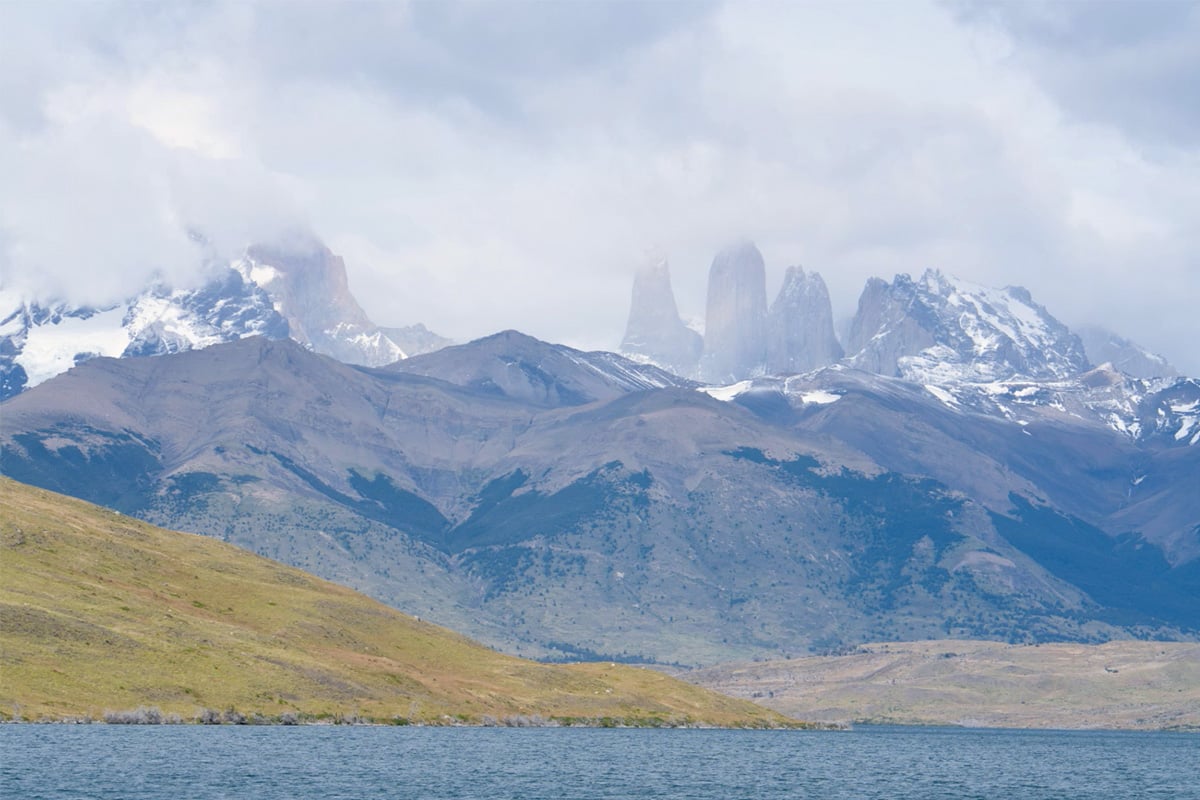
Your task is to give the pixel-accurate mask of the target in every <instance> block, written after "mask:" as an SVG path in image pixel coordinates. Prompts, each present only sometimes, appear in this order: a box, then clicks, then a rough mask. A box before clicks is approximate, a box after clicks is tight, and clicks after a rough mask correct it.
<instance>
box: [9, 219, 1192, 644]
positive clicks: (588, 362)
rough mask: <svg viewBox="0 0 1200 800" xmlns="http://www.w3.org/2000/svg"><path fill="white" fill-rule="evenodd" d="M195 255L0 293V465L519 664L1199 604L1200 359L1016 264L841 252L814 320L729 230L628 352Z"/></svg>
mask: <svg viewBox="0 0 1200 800" xmlns="http://www.w3.org/2000/svg"><path fill="white" fill-rule="evenodd" d="M222 269H224V270H225V271H224V272H222V273H220V274H221V275H222V276H223V277H222V278H221V280H220V281H219V282H217V283H211V284H207V285H206V286H205V287H203V288H201V289H198V290H187V291H183V290H169V291H168V290H167V289H165V288H162V289H161V290H152V291H148V292H147V293H144V294H143V295H140V296H139V298H138V299H137V300H136V301H134V302H131V303H130V304H127V305H123V306H117V307H114V308H113V309H109V310H107V311H104V310H101V311H90V310H79V309H75V310H72V309H64V308H60V309H57V310H46V309H45V308H44V307H40V306H37V307H35V306H33V305H29V304H25V305H22V306H20V307H19V310H18V313H16V314H14V315H12V316H9V317H7V318H6V319H5V320H4V322H3V326H2V327H0V336H2V337H3V338H0V367H3V368H4V369H6V370H7V372H4V375H5V376H7V377H6V378H5V380H7V381H8V384H6V385H7V386H8V387H9V390H11V391H9V390H6V391H9V393H10V394H11V395H12V396H10V397H9V399H7V400H5V401H4V403H3V405H2V406H0V459H2V460H0V464H2V469H3V472H4V474H5V475H6V476H9V477H11V478H15V479H17V480H19V481H22V482H25V483H29V484H34V485H36V486H40V487H43V488H46V489H51V490H54V491H57V492H62V493H64V494H69V495H72V496H75V497H78V498H82V499H85V500H89V501H92V502H95V503H99V504H102V505H105V506H107V507H109V508H112V509H116V510H119V511H121V512H123V513H126V514H131V515H135V516H137V517H140V518H142V519H144V520H147V521H149V522H153V523H155V524H160V525H163V526H165V527H170V528H174V529H179V530H185V531H191V532H195V533H203V534H206V535H209V536H213V537H216V538H219V539H222V540H225V541H228V542H232V543H235V544H238V545H240V546H242V547H246V548H249V549H251V550H253V551H255V552H257V553H260V554H262V555H266V556H269V557H271V558H274V559H277V560H279V561H282V562H285V563H288V564H291V565H293V566H297V567H300V568H303V569H305V570H308V571H310V572H313V573H315V574H317V575H320V576H321V577H324V578H327V579H330V580H334V581H337V582H339V583H342V584H345V585H348V586H351V587H353V588H355V589H358V590H360V591H363V592H365V593H366V594H369V595H371V596H373V597H375V598H377V599H379V600H382V601H384V602H386V603H388V604H390V605H392V606H394V607H396V608H399V609H401V610H404V611H407V612H409V613H413V614H419V615H421V616H422V617H424V618H427V619H431V620H434V621H436V622H438V623H441V624H444V625H447V626H449V627H452V628H455V629H458V630H460V631H463V632H465V633H468V634H470V635H472V636H473V637H475V638H478V639H481V640H483V641H485V642H487V643H488V644H491V645H493V646H495V647H498V648H501V649H504V650H506V651H509V652H511V653H516V654H521V655H529V656H535V657H538V658H550V659H579V658H594V657H595V658H605V659H609V660H630V661H651V662H660V663H664V664H678V665H703V664H713V663H717V662H720V661H727V660H731V659H741V658H760V657H761V658H780V657H788V656H794V655H802V654H805V653H819V652H831V651H839V650H841V649H844V648H847V647H853V646H855V645H858V644H861V643H864V642H879V641H889V640H892V641H894V640H915V639H940V638H955V637H957V638H983V639H999V640H1005V641H1012V642H1041V641H1054V640H1066V641H1078V642H1097V641H1105V640H1108V639H1113V638H1129V637H1133V638H1155V637H1157V638H1185V639H1186V638H1194V637H1195V636H1196V635H1197V631H1198V630H1200V493H1197V492H1196V491H1195V486H1196V485H1197V480H1198V479H1200V381H1197V380H1196V379H1192V378H1185V377H1178V376H1171V375H1169V374H1168V372H1169V370H1168V368H1169V365H1166V364H1165V362H1164V361H1162V360H1161V359H1157V358H1156V357H1151V356H1150V355H1147V354H1145V352H1144V351H1139V348H1137V347H1136V345H1133V344H1132V343H1130V342H1128V341H1127V340H1123V339H1120V337H1114V336H1107V335H1103V334H1093V333H1089V334H1088V335H1087V336H1085V337H1079V336H1076V335H1075V333H1073V332H1072V331H1070V330H1069V329H1068V328H1067V327H1066V326H1064V325H1063V324H1062V323H1060V322H1059V321H1058V320H1056V319H1055V318H1054V317H1053V316H1052V315H1051V314H1050V313H1049V312H1048V311H1047V310H1046V309H1045V308H1044V307H1042V306H1040V305H1038V304H1037V303H1036V302H1034V300H1033V298H1032V296H1031V295H1030V293H1029V292H1027V291H1026V290H1024V289H1021V288H1019V287H1008V288H1005V289H991V288H988V287H981V286H977V285H974V284H971V283H969V282H966V281H961V280H957V279H955V278H952V277H949V276H946V275H944V274H942V273H940V272H936V271H929V272H926V273H925V274H924V275H922V276H921V277H920V278H919V279H913V278H911V277H909V276H907V275H900V276H896V278H895V279H894V280H893V281H892V282H891V283H888V282H885V281H882V280H878V279H872V280H871V281H869V282H868V284H867V286H866V288H865V290H864V292H863V295H862V298H861V299H860V301H859V308H858V313H857V314H856V316H855V318H854V320H853V321H852V323H851V325H850V327H849V330H848V335H847V337H846V338H845V340H844V341H843V342H841V343H839V341H838V339H837V338H836V337H835V336H834V331H833V321H832V313H831V310H830V300H829V294H828V291H827V290H826V287H825V285H824V282H823V281H822V280H821V278H820V276H819V275H817V274H816V273H814V272H811V271H810V272H806V271H804V270H802V269H800V268H798V267H794V268H791V269H789V270H788V271H787V273H786V276H785V279H784V282H783V286H782V288H781V290H780V293H779V295H778V296H777V297H776V299H775V300H774V302H772V303H771V304H770V305H768V303H767V298H766V292H765V265H764V262H763V258H762V255H761V254H760V253H759V252H758V250H757V248H755V247H754V245H753V244H750V243H749V242H742V243H738V244H736V245H734V246H731V247H729V248H727V249H726V250H723V251H722V252H721V253H719V254H718V255H717V257H716V258H715V259H714V261H713V264H712V269H711V272H710V291H709V298H708V309H707V313H708V318H707V320H706V326H705V327H706V334H705V335H704V336H703V337H700V336H699V334H697V333H695V332H694V331H692V330H690V329H689V328H687V326H685V325H684V324H683V322H682V321H681V320H680V318H679V312H678V309H677V307H676V305H675V301H674V297H673V293H672V290H671V282H670V276H669V273H668V268H667V264H666V262H665V260H663V259H653V260H652V261H650V262H649V263H648V264H646V265H645V266H644V267H643V268H642V269H641V270H640V271H639V272H638V275H637V277H636V278H635V283H634V293H633V298H632V299H633V303H632V311H631V315H630V320H629V328H628V330H627V332H626V336H625V340H624V345H623V347H624V349H625V350H626V351H627V352H628V353H629V355H630V357H629V358H626V357H624V356H622V355H618V354H615V353H608V352H582V351H579V350H575V349H572V348H570V347H565V346H561V345H554V344H549V343H546V342H541V341H538V340H536V339H533V338H530V337H528V336H525V335H523V334H521V333H519V332H516V331H505V332H502V333H498V334H495V335H493V336H489V337H485V338H483V339H479V340H477V341H474V342H470V343H468V344H464V345H457V346H446V343H445V342H444V340H440V339H439V338H438V337H436V336H435V335H433V334H431V333H429V332H428V331H427V330H425V329H423V328H420V327H419V326H416V327H413V328H409V329H390V328H389V329H385V328H378V327H377V326H374V325H373V324H371V323H370V321H369V320H367V319H366V316H365V315H364V314H363V313H362V310H361V308H359V307H358V306H357V304H356V303H354V301H353V298H352V297H351V296H350V295H349V290H348V285H347V282H346V279H345V270H344V265H342V263H341V260H340V259H338V258H336V257H335V256H333V255H332V254H331V253H330V252H329V251H328V250H327V249H324V248H321V247H315V246H314V247H308V248H301V249H299V250H296V249H294V248H293V249H287V248H284V249H280V248H265V247H259V248H251V249H250V250H249V251H247V254H246V257H245V258H244V259H242V260H241V261H239V262H237V263H236V264H234V265H233V266H231V267H228V268H222ZM156 292H157V293H156ZM404 336H410V337H411V340H412V341H413V342H417V343H419V346H420V348H428V349H429V350H430V352H425V353H422V354H417V353H415V352H413V351H412V350H406V349H405V348H406V347H407V345H405V347H401V346H400V344H399V341H400V339H403V338H404ZM89 337H92V338H89ZM843 345H844V350H843ZM402 350H403V351H404V352H401V351H402ZM1096 352H1103V353H1105V354H1113V355H1114V356H1116V357H1119V363H1120V365H1121V366H1123V367H1127V368H1128V369H1126V370H1125V371H1122V369H1119V368H1117V366H1114V365H1115V364H1116V363H1117V361H1113V363H1103V364H1101V365H1100V366H1094V363H1095V361H1096V357H1095V356H1094V355H1093V353H1096ZM150 354H158V355H157V357H155V358H139V357H133V356H141V355H150ZM398 354H399V355H406V356H408V357H406V358H399V355H398ZM106 355H107V356H121V357H120V358H112V357H105V356H106ZM397 358H399V360H397ZM72 364H75V366H74V368H72V369H69V370H67V368H68V367H70V366H71V365H72ZM64 370H67V371H65V372H64ZM59 373H63V374H59ZM55 376H56V377H55ZM698 380H702V381H704V383H698V382H697V381H698Z"/></svg>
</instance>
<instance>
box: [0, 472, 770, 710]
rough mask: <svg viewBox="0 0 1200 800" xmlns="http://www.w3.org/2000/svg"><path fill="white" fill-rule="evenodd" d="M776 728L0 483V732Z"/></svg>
mask: <svg viewBox="0 0 1200 800" xmlns="http://www.w3.org/2000/svg"><path fill="white" fill-rule="evenodd" d="M140 706H153V707H156V708H157V709H160V710H161V711H162V712H163V713H164V714H178V715H179V716H181V717H182V718H184V719H190V718H194V717H196V716H197V715H198V714H200V713H201V712H202V711H203V710H205V709H214V710H217V711H220V712H223V711H225V710H226V709H229V708H233V709H236V710H237V711H238V712H239V713H241V714H243V715H246V716H252V715H254V714H258V715H261V716H263V717H267V718H271V719H277V718H280V717H289V716H295V717H298V718H300V719H304V718H330V717H351V716H357V717H359V718H365V719H374V720H381V721H382V720H390V721H407V722H445V721H447V720H462V721H468V722H483V721H486V720H487V719H488V718H495V719H497V720H501V721H503V720H504V719H505V718H509V717H531V716H535V715H537V716H540V717H542V718H544V719H547V720H550V719H559V720H565V721H573V720H588V721H595V722H600V723H602V724H603V723H605V722H606V721H612V722H619V723H630V724H651V725H655V724H683V723H694V724H713V725H725V726H773V725H788V724H790V723H789V721H788V720H787V719H785V718H784V717H782V716H780V715H778V714H776V713H774V712H771V711H768V710H766V709H764V708H761V707H759V706H756V705H754V704H752V703H749V702H746V701H742V700H735V699H731V698H728V697H725V696H722V695H718V694H715V693H712V692H709V691H707V690H704V689H701V688H699V687H696V686H692V685H689V684H686V683H683V682H681V681H677V680H674V679H671V678H669V677H667V676H664V675H662V674H659V673H657V672H654V671H651V670H645V669H637V668H629V667H623V666H619V665H612V664H607V663H604V664H578V665H570V666H552V665H545V664H538V663H534V662H530V661H524V660H521V659H518V658H513V657H510V656H505V655H502V654H499V653H496V652H494V651H492V650H489V649H487V648H484V647H481V646H480V645H478V644H475V643H473V642H472V641H470V640H468V639H466V638H464V637H462V636H459V635H457V634H454V633H451V632H450V631H447V630H445V629H442V628H439V627H437V626H434V625H431V624H428V623H425V622H421V621H420V620H417V619H414V618H412V617H408V616H405V615H403V614H401V613H399V612H397V611H395V610H393V609H390V608H388V607H386V606H383V605H381V604H379V603H377V602H375V601H373V600H370V599H368V598H366V597H364V596H362V595H360V594H357V593H355V592H353V591H350V590H349V589H346V588H343V587H340V586H337V585H335V584H331V583H328V582H325V581H322V580H319V579H317V578H314V577H312V576H310V575H308V574H306V573H304V572H301V571H299V570H296V569H292V568H289V567H285V566H282V565H280V564H278V563H275V562H272V561H268V560H266V559H263V558H260V557H258V556H255V555H253V554H250V553H248V552H246V551H243V550H239V549H237V548H235V547H232V546H230V545H227V544H224V543H222V542H219V541H216V540H214V539H211V538H207V537H203V536H195V535H190V534H181V533H175V532H172V531H166V530H162V529H159V528H155V527H153V526H150V525H147V524H145V523H142V522H139V521H137V520H134V519H131V518H129V517H126V516H122V515H120V514H117V513H115V512H113V511H109V510H106V509H102V508H98V507H96V506H93V505H90V504H87V503H84V502H81V501H78V500H73V499H69V498H66V497H63V496H61V495H57V494H53V493H51V492H47V491H42V490H40V489H34V488H32V487H28V486H25V485H23V484H20V483H16V482H14V481H11V480H9V479H7V478H0V717H2V718H24V719H38V718H42V717H50V718H55V717H66V716H85V717H92V718H101V717H103V715H104V713H105V712H106V711H110V710H111V711H116V710H126V709H134V708H137V707H140Z"/></svg>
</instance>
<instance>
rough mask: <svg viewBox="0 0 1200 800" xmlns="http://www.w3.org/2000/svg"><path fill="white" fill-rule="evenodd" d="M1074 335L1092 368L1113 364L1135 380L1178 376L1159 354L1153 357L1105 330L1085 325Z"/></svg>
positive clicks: (1141, 348)
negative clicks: (1081, 344)
mask: <svg viewBox="0 0 1200 800" xmlns="http://www.w3.org/2000/svg"><path fill="white" fill-rule="evenodd" d="M1076 333H1078V334H1079V338H1080V340H1081V341H1082V342H1083V348H1084V350H1085V351H1086V352H1087V357H1088V360H1089V361H1091V362H1092V363H1093V364H1112V365H1113V367H1114V368H1116V369H1118V370H1120V371H1121V372H1124V373H1125V374H1126V375H1132V376H1133V377H1135V378H1174V377H1177V376H1178V375H1179V371H1178V370H1176V369H1175V367H1173V366H1172V365H1171V363H1170V362H1169V361H1167V360H1166V359H1165V358H1163V357H1162V356H1160V355H1159V354H1158V353H1152V352H1150V351H1149V350H1147V349H1146V348H1144V347H1142V346H1141V345H1139V344H1138V343H1137V342H1131V341H1130V340H1128V339H1126V338H1124V337H1122V336H1118V335H1117V334H1115V333H1113V332H1112V331H1110V330H1108V329H1107V328H1101V327H1099V326H1096V325H1088V326H1085V327H1082V328H1078V329H1077V330H1076Z"/></svg>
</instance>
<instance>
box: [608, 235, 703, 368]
mask: <svg viewBox="0 0 1200 800" xmlns="http://www.w3.org/2000/svg"><path fill="white" fill-rule="evenodd" d="M703 347H704V340H703V339H702V338H701V337H700V334H698V333H696V332H695V331H694V330H692V329H691V328H689V327H688V326H687V325H685V324H684V323H683V321H682V320H681V319H680V318H679V308H678V307H677V306H676V305H675V293H674V292H673V291H672V290H671V274H670V269H669V268H668V266H667V261H666V259H665V258H652V259H650V260H648V261H647V262H646V263H645V264H643V265H642V266H641V267H640V268H639V269H638V271H637V273H636V274H635V275H634V278H633V296H632V298H631V300H630V306H629V323H628V324H627V325H626V326H625V338H624V339H622V340H621V352H622V353H624V354H626V355H630V356H634V357H642V358H646V359H649V360H650V361H653V362H654V363H655V364H658V365H659V366H661V367H663V368H665V369H669V370H671V371H672V372H675V373H676V374H679V375H691V374H693V373H695V371H696V365H697V363H698V362H699V360H700V352H701V350H702V349H703Z"/></svg>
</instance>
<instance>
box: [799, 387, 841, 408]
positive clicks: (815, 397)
mask: <svg viewBox="0 0 1200 800" xmlns="http://www.w3.org/2000/svg"><path fill="white" fill-rule="evenodd" d="M800 399H801V400H803V401H804V403H805V405H818V406H827V405H829V404H830V403H836V402H837V401H838V400H841V399H842V396H841V395H840V394H834V393H833V392H826V391H825V390H823V389H817V390H816V391H813V392H805V393H804V394H802V395H800Z"/></svg>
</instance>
